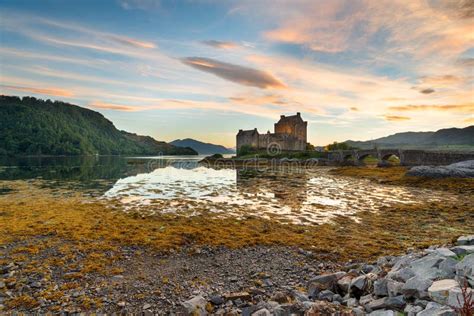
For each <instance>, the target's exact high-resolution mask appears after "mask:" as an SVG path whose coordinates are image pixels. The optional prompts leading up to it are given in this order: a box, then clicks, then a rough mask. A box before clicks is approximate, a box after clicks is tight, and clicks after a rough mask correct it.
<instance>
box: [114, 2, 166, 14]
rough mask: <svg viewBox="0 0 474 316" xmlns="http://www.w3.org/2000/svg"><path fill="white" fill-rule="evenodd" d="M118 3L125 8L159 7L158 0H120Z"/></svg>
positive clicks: (145, 8)
mask: <svg viewBox="0 0 474 316" xmlns="http://www.w3.org/2000/svg"><path fill="white" fill-rule="evenodd" d="M118 3H119V5H120V6H121V7H122V9H125V10H136V9H138V10H144V11H147V10H156V9H160V8H161V1H160V0H120V1H119V2H118Z"/></svg>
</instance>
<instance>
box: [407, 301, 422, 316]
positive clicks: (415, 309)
mask: <svg viewBox="0 0 474 316" xmlns="http://www.w3.org/2000/svg"><path fill="white" fill-rule="evenodd" d="M422 310H423V307H421V306H416V305H411V304H408V305H407V306H406V307H405V309H404V310H403V312H404V313H405V314H406V315H407V316H416V315H417V314H418V313H419V312H421V311H422Z"/></svg>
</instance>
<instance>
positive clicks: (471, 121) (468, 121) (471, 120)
mask: <svg viewBox="0 0 474 316" xmlns="http://www.w3.org/2000/svg"><path fill="white" fill-rule="evenodd" d="M463 122H466V123H469V124H471V123H474V117H469V118H467V119H465V120H464V121H463Z"/></svg>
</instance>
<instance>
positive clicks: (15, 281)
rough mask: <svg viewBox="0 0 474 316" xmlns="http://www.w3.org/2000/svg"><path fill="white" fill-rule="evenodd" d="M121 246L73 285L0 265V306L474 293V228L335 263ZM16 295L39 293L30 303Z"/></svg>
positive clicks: (362, 305) (256, 253) (261, 307)
mask: <svg viewBox="0 0 474 316" xmlns="http://www.w3.org/2000/svg"><path fill="white" fill-rule="evenodd" d="M123 251H124V254H123V258H122V260H120V262H119V263H118V264H117V267H116V268H117V269H118V271H122V272H121V274H116V275H114V276H102V277H98V276H85V277H83V278H81V279H77V280H75V282H76V284H77V287H75V288H71V289H66V288H65V285H66V284H70V283H71V282H67V283H64V280H63V279H64V278H65V277H66V278H65V279H67V275H66V276H65V275H64V274H62V275H61V271H53V272H54V273H52V275H53V276H55V277H56V279H53V280H47V279H44V278H41V277H40V275H35V274H34V273H31V272H28V271H27V269H26V267H25V266H24V265H23V264H22V263H21V262H11V263H9V264H7V265H3V266H1V267H0V273H1V275H2V281H0V304H1V305H0V308H1V310H2V313H3V312H25V313H40V314H42V313H47V312H51V311H55V312H58V313H78V312H84V311H88V312H98V313H113V314H115V313H122V314H128V313H134V314H136V313H144V314H146V315H152V314H160V315H161V314H176V315H185V314H190V315H253V316H264V315H290V314H295V315H373V316H376V315H379V316H380V315H382V316H385V315H387V316H388V315H397V313H404V314H405V315H419V316H427V315H458V314H459V313H460V309H461V308H462V306H463V304H464V299H463V294H464V297H469V296H470V297H471V300H472V301H474V295H473V294H472V292H473V290H472V287H473V286H474V235H472V236H464V237H460V238H459V239H458V240H457V244H456V245H455V246H450V247H447V246H436V247H435V246H433V247H430V248H428V249H425V250H423V251H413V252H410V253H408V254H405V255H402V256H385V257H381V258H379V259H378V260H377V261H375V262H369V263H357V262H348V263H344V264H342V263H341V264H338V263H332V262H333V261H332V260H331V259H330V258H329V257H327V255H326V257H322V256H318V255H317V254H315V253H312V252H310V251H306V250H302V249H296V248H288V247H263V246H256V247H249V248H242V249H228V248H220V249H212V248H193V249H186V251H182V252H177V253H171V254H166V255H161V254H153V253H142V251H143V249H133V248H129V249H124V250H123ZM18 285H21V286H18ZM54 286H56V287H58V288H60V289H62V291H61V292H60V293H61V295H57V296H58V297H53V296H52V295H51V293H50V295H49V296H48V295H47V294H46V293H47V291H48V289H50V288H51V287H54ZM39 293H42V294H41V295H42V296H43V297H41V295H39ZM27 294H28V295H29V296H27ZM59 296H61V297H59ZM19 297H21V298H22V299H23V300H26V297H31V300H33V299H34V300H36V301H35V303H33V301H30V302H29V303H30V306H29V307H28V305H25V304H23V305H22V304H20V303H25V302H21V301H20V300H19V299H18V298H19ZM85 297H87V298H88V300H89V301H90V302H92V303H90V304H89V305H88V309H86V310H85V308H84V304H82V305H81V306H79V305H78V302H79V301H81V302H82V303H83V301H84V299H85ZM99 300H100V303H99ZM12 302H16V303H17V305H16V306H13V305H12ZM93 302H96V303H93ZM27 303H28V302H27ZM94 304H96V305H94ZM467 304H469V302H467ZM472 305H473V303H471V307H470V308H471V312H472V309H473V308H474V306H472ZM86 306H87V305H86ZM53 307H54V308H53ZM467 315H468V314H467Z"/></svg>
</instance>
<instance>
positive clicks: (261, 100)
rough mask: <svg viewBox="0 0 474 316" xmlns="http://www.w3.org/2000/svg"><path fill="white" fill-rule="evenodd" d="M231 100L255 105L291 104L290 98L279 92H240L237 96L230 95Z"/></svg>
mask: <svg viewBox="0 0 474 316" xmlns="http://www.w3.org/2000/svg"><path fill="white" fill-rule="evenodd" d="M229 100H230V101H231V102H233V103H239V104H253V105H266V104H271V105H281V106H285V105H288V104H289V102H288V100H286V99H285V98H284V97H283V96H281V95H277V94H265V95H254V94H239V95H237V96H233V97H230V98H229Z"/></svg>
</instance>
